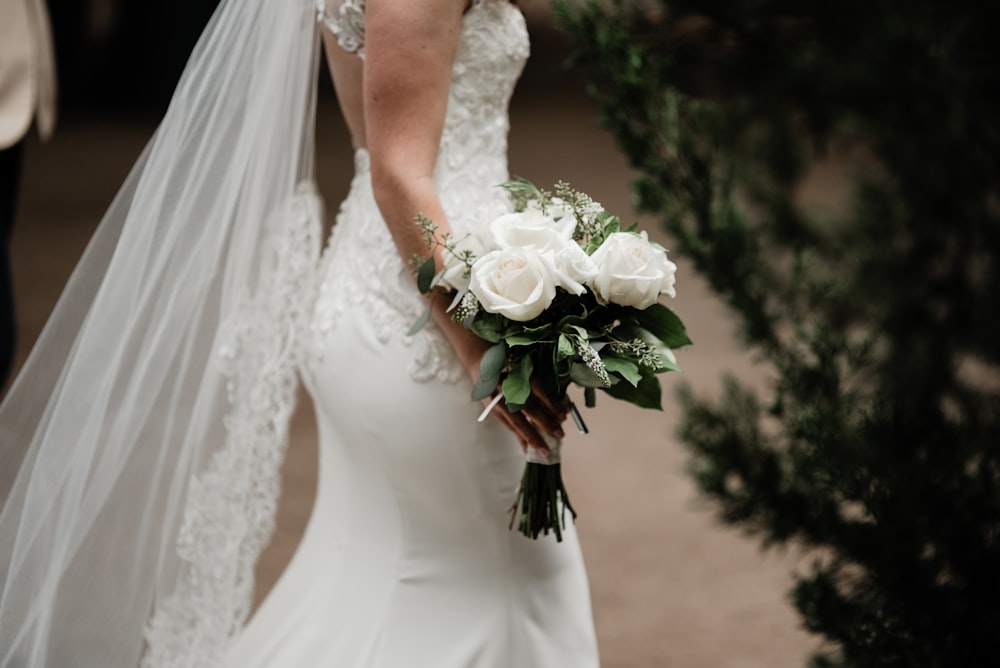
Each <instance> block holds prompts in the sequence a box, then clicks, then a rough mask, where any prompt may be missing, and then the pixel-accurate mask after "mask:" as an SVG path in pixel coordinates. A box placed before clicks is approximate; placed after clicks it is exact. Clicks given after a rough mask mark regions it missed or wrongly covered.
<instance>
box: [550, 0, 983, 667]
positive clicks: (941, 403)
mask: <svg viewBox="0 0 1000 668" xmlns="http://www.w3.org/2000/svg"><path fill="white" fill-rule="evenodd" d="M556 8H557V13H558V18H559V23H560V24H561V26H562V27H563V28H564V30H565V31H566V33H567V34H568V35H569V38H570V41H571V45H572V50H573V54H574V55H573V57H572V60H573V63H574V65H575V66H576V67H577V68H578V69H579V70H581V71H582V72H583V73H584V76H585V77H586V78H587V80H588V82H589V87H590V91H591V93H592V95H593V96H594V97H595V98H596V100H597V101H598V102H599V104H600V108H601V114H602V121H603V123H604V124H605V125H606V127H607V128H608V129H609V130H610V131H611V132H612V133H613V134H614V136H615V137H616V139H617V141H618V143H619V145H620V147H621V149H622V150H623V151H624V153H625V154H626V155H627V157H628V159H629V160H630V162H631V164H632V165H633V166H634V167H635V168H636V170H637V173H638V174H639V176H638V180H637V181H636V183H635V194H636V199H637V202H638V205H639V207H640V208H642V209H644V210H646V211H649V212H653V213H655V214H657V215H658V216H659V217H660V218H661V220H662V222H663V225H664V226H665V227H666V229H667V230H668V231H669V232H670V233H671V234H672V235H673V237H674V239H675V240H676V245H675V249H676V250H678V251H680V252H681V253H683V254H685V255H686V256H687V257H689V258H690V259H691V260H693V262H694V264H695V266H696V268H697V269H698V270H699V271H700V272H701V273H703V274H704V275H705V276H706V277H707V279H708V280H709V281H710V283H711V285H712V287H713V289H714V290H716V291H717V292H718V293H719V294H720V295H721V296H722V297H723V298H724V299H725V301H726V302H727V303H728V304H729V306H730V307H731V308H732V310H733V311H734V312H735V314H736V315H737V317H738V320H739V322H740V323H741V333H742V335H743V336H744V338H745V341H746V343H747V344H748V345H749V346H750V347H752V348H753V349H754V350H756V351H758V352H759V354H760V357H761V358H762V359H763V360H765V361H766V362H767V363H768V364H769V365H770V366H771V367H772V368H773V370H774V382H773V386H772V387H771V388H770V389H769V390H768V391H766V392H754V391H752V390H750V389H749V388H747V387H745V386H742V385H741V384H740V383H739V382H738V381H736V380H734V379H732V378H729V379H727V380H726V384H725V392H724V396H723V397H722V398H721V399H719V400H717V401H707V400H705V399H703V398H699V397H695V396H693V395H692V393H691V392H690V391H684V392H682V402H683V404H684V409H685V419H684V423H683V427H682V436H683V438H684V440H685V442H686V443H687V444H688V445H689V447H690V449H691V452H692V464H691V471H692V473H693V475H694V477H695V479H696V480H697V482H698V484H699V486H700V488H701V490H702V491H703V492H704V494H705V495H706V496H707V497H708V498H709V499H711V500H712V502H713V504H714V505H715V507H716V508H717V509H718V512H719V514H720V516H721V517H722V519H723V520H724V521H725V522H727V523H730V524H732V525H735V526H738V527H740V528H742V529H744V530H746V531H749V532H750V533H752V534H754V535H756V536H758V537H759V539H760V540H761V541H762V543H763V544H764V545H783V544H794V545H799V546H805V547H806V548H809V549H812V550H814V553H815V554H816V555H817V556H816V558H815V561H814V562H813V564H812V566H811V568H810V569H808V570H807V571H806V572H802V573H800V574H799V575H798V576H797V579H796V584H795V586H794V589H793V591H792V592H791V594H790V596H791V599H792V601H793V603H794V605H795V607H796V608H797V609H798V611H799V612H800V614H801V617H802V620H803V623H804V625H805V626H806V628H808V629H809V630H810V631H812V632H814V633H817V634H819V635H820V636H821V637H822V638H823V639H824V640H825V641H826V642H825V643H824V645H823V649H822V650H821V651H820V652H818V653H817V654H816V655H815V656H814V657H813V659H812V663H811V665H812V666H815V667H817V668H819V667H823V668H827V667H830V668H832V667H835V666H844V667H847V666H850V667H869V666H872V667H875V666H877V667H899V668H955V667H959V666H961V667H968V666H988V665H989V666H992V665H996V662H997V661H998V660H1000V659H998V657H1000V317H998V306H1000V267H998V259H1000V167H998V160H1000V106H998V101H997V100H998V98H1000V95H997V91H1000V40H998V39H996V36H995V34H994V33H995V30H996V26H998V25H1000V6H998V5H997V4H996V3H979V2H968V1H964V2H963V1H958V2H944V1H943V0H939V1H937V2H932V1H929V0H909V1H907V2H897V1H894V0H871V1H865V2H860V1H859V0H845V1H843V2H837V3H830V2H816V1H813V0H806V1H802V0H794V1H793V0H700V1H699V0H683V1H677V2H673V1H669V2H668V1H664V0H643V1H639V0H635V1H632V2H628V1H626V0H616V1H607V2H594V1H590V0H585V1H580V2H571V1H570V0H559V1H557V2H556ZM844 147H848V148H849V150H847V151H846V152H847V153H849V154H851V155H852V156H854V158H855V159H852V160H851V161H849V164H850V170H849V171H850V180H849V183H850V185H849V187H848V188H846V189H845V190H846V191H845V193H844V201H845V202H846V204H844V205H843V206H840V207H837V208H835V209H833V210H817V209H816V208H812V207H808V206H805V205H804V204H803V203H802V199H803V198H802V197H801V196H800V193H801V187H802V184H803V181H804V179H805V178H806V176H807V175H808V174H809V172H810V169H811V168H812V167H813V166H814V165H815V164H816V162H817V161H818V160H821V159H823V158H824V156H826V155H828V154H829V153H830V152H831V151H832V152H833V153H835V154H838V155H839V154H840V153H842V152H844V151H845V149H844ZM859 156H860V157H859ZM688 372H689V373H696V372H697V370H694V369H689V370H688Z"/></svg>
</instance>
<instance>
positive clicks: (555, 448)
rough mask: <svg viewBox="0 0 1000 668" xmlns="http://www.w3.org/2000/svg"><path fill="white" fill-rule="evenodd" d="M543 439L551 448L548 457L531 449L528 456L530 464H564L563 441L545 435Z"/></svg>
mask: <svg viewBox="0 0 1000 668" xmlns="http://www.w3.org/2000/svg"><path fill="white" fill-rule="evenodd" d="M542 438H543V439H545V444H546V445H548V446H549V454H548V455H546V454H544V453H543V452H541V451H540V450H538V449H537V448H531V447H529V448H528V455H527V458H528V463H529V464H544V465H545V466H552V465H553V464H560V463H562V441H560V440H559V439H556V438H552V437H551V436H549V435H548V434H545V433H543V434H542Z"/></svg>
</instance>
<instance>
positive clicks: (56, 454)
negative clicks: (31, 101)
mask: <svg viewBox="0 0 1000 668" xmlns="http://www.w3.org/2000/svg"><path fill="white" fill-rule="evenodd" d="M167 11H169V10H167ZM317 38H318V29H317V24H316V7H315V5H314V2H313V0H223V1H222V3H221V5H220V7H219V8H218V10H217V11H216V13H215V15H214V17H213V18H212V21H211V23H210V24H209V26H208V28H207V29H206V31H205V33H204V35H203V36H202V38H201V40H200V41H199V43H198V45H197V47H196V48H195V51H194V53H193V55H192V57H191V60H190V62H189V64H188V67H187V69H186V70H185V72H184V74H183V77H182V79H181V81H180V83H179V85H178V88H177V91H176V93H175V95H174V98H173V100H172V102H171V105H170V107H169V109H168V111H167V114H166V116H165V118H164V120H163V122H162V124H161V125H160V127H159V129H158V130H157V132H156V134H155V135H154V137H153V138H152V140H151V141H150V143H149V145H148V146H147V148H146V149H145V151H144V153H143V155H142V157H141V158H140V159H139V161H138V163H137V164H136V166H135V167H134V169H133V171H132V173H131V174H130V176H129V177H128V179H127V180H126V182H125V184H124V186H123V187H122V189H121V192H120V193H119V194H118V196H117V198H116V199H115V200H114V202H113V203H112V205H111V207H110V209H109V210H108V212H107V214H106V216H105V218H104V220H103V221H102V223H101V225H100V227H99V228H98V231H97V233H96V234H95V236H94V238H93V240H92V241H91V243H90V245H89V247H88V249H87V251H86V253H85V254H84V256H83V258H82V260H81V261H80V263H79V265H78V266H77V268H76V270H75V272H74V273H73V276H72V278H71V279H70V282H69V284H68V286H67V287H66V289H65V292H64V293H63V295H62V297H61V299H60V300H59V303H58V305H57V306H56V308H55V311H54V312H53V314H52V316H51V319H50V320H49V322H48V324H47V326H46V328H45V330H44V332H43V333H42V335H41V338H40V339H39V341H38V343H37V344H36V346H35V348H34V350H33V351H32V353H31V355H30V357H29V359H28V361H27V363H26V365H25V367H24V369H23V370H22V372H21V374H20V376H19V377H18V378H17V380H16V381H15V383H14V385H13V387H12V389H11V391H10V393H9V395H8V397H7V399H6V401H5V402H4V404H3V406H2V407H0V501H2V503H3V507H2V511H0V596H2V598H0V666H2V667H3V668H13V667H15V666H16V667H18V668H23V667H26V666H31V667H42V666H83V667H91V666H94V667H96V666H100V667H102V668H105V667H111V666H123V667H124V666H135V665H137V664H139V663H140V662H142V664H143V665H145V666H176V667H178V668H179V667H181V666H183V667H184V668H194V667H199V666H213V665H218V664H219V662H220V660H221V658H222V657H223V656H224V653H225V650H226V647H227V643H228V640H229V639H230V638H231V637H232V636H233V634H234V633H235V632H236V631H237V630H238V629H239V627H240V626H241V625H242V623H243V622H244V621H245V618H246V616H247V614H248V611H249V605H250V600H251V588H252V568H253V563H254V561H255V560H256V557H257V555H258V553H259V551H260V549H261V548H262V547H263V546H264V544H265V543H266V541H267V539H268V536H269V533H270V529H271V524H272V522H273V516H274V511H275V503H276V498H277V494H278V490H277V475H278V469H279V467H280V463H281V459H282V450H283V447H284V441H285V433H286V426H287V421H288V418H289V415H290V412H291V409H292V401H293V395H294V388H295V382H296V381H295V367H296V364H297V360H298V355H299V354H300V349H299V342H300V339H301V333H302V328H303V327H304V326H305V324H304V323H305V316H306V311H307V310H308V309H309V304H310V297H309V295H310V292H311V290H312V286H311V281H312V277H313V275H314V273H315V272H314V266H315V262H316V255H317V253H318V248H319V238H318V237H319V218H320V211H319V203H318V199H317V197H316V195H315V193H314V192H313V191H312V190H311V187H310V186H309V185H303V184H308V183H309V182H310V178H311V173H312V158H313V137H312V132H313V125H314V123H313V120H314V107H315V100H314V97H315V90H316V71H317V69H316V68H317V62H318V39H317Z"/></svg>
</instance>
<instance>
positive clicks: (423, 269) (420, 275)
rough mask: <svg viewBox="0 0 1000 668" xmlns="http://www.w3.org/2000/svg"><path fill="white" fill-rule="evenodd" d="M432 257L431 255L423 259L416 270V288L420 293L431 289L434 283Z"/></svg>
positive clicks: (425, 292)
mask: <svg viewBox="0 0 1000 668" xmlns="http://www.w3.org/2000/svg"><path fill="white" fill-rule="evenodd" d="M434 266H435V265H434V257H433V256H431V257H429V258H427V259H426V260H424V261H423V263H421V265H420V269H418V270H417V289H418V290H420V294H424V295H425V294H427V293H428V292H430V291H431V287H432V286H433V283H434Z"/></svg>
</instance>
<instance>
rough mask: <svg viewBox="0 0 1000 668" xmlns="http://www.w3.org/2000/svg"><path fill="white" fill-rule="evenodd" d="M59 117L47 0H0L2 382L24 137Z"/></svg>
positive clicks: (9, 349) (11, 327)
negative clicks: (12, 249)
mask: <svg viewBox="0 0 1000 668" xmlns="http://www.w3.org/2000/svg"><path fill="white" fill-rule="evenodd" d="M55 121H56V70H55V54H54V53H53V49H52V33H51V30H50V27H49V14H48V10H47V9H46V7H45V2H44V0H0V386H2V385H3V384H4V383H5V382H6V380H7V376H8V374H9V373H10V370H11V366H12V365H13V361H14V346H15V343H16V338H17V324H16V320H15V314H14V294H13V288H12V285H11V272H10V250H9V248H8V245H9V241H10V234H11V228H12V227H13V224H14V216H15V215H16V209H17V191H18V185H19V183H20V177H21V163H22V156H23V153H24V139H25V137H26V136H27V135H28V132H29V131H30V130H31V128H32V126H34V127H35V128H37V130H38V134H39V135H40V136H41V137H42V139H47V138H48V137H49V136H50V135H51V134H52V129H53V128H54V127H55Z"/></svg>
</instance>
